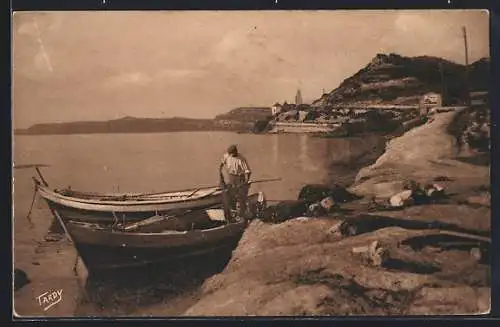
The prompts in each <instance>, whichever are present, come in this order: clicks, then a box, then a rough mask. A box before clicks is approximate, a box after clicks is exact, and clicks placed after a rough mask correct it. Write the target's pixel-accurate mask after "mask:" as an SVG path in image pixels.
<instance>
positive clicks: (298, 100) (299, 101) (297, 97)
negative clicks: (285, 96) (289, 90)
mask: <svg viewBox="0 0 500 327" xmlns="http://www.w3.org/2000/svg"><path fill="white" fill-rule="evenodd" d="M295 104H296V105H300V104H302V94H301V93H300V89H298V90H297V94H296V95H295Z"/></svg>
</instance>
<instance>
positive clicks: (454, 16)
mask: <svg viewBox="0 0 500 327" xmlns="http://www.w3.org/2000/svg"><path fill="white" fill-rule="evenodd" d="M461 26H466V28H467V33H468V39H469V56H470V61H471V62H472V61H474V60H477V59H479V58H481V57H485V56H489V17H488V14H487V12H485V11H457V10H454V11H357V12H353V11H272V12H271V11H267V12H266V11H253V12H241V11H240V12H227V11H224V12H223V11H220V12H216V11H214V12H209V11H205V12H168V11H158V12H108V11H102V12H90V11H89V12H30V13H29V12H22V13H15V14H14V18H13V30H12V33H13V66H14V71H13V89H14V90H13V106H14V108H13V117H14V127H16V128H23V127H28V126H30V125H32V124H34V123H40V122H55V121H72V120H104V119H114V118H120V117H123V116H135V117H171V116H186V117H206V118H210V117H213V116H214V115H216V114H218V113H221V112H225V111H228V110H230V109H232V108H234V107H237V106H251V105H258V106H261V105H263V106H270V105H272V104H273V103H274V102H276V101H279V102H282V101H284V100H287V101H289V102H291V101H293V99H294V96H295V92H296V90H297V88H300V89H301V91H302V95H303V97H304V99H305V100H312V99H316V98H318V97H319V96H320V95H321V93H322V89H325V90H326V91H330V90H332V89H334V88H336V87H337V86H338V85H339V83H341V82H342V80H343V79H345V78H346V77H348V76H350V75H352V74H353V73H355V72H357V71H358V70H359V69H361V68H362V67H363V66H365V65H366V64H367V63H368V61H369V60H371V59H372V58H373V57H374V56H375V55H376V54H377V53H390V52H395V53H398V54H401V55H405V56H416V55H431V56H439V57H443V58H446V59H449V60H452V61H455V62H459V63H464V48H463V38H462V30H461Z"/></svg>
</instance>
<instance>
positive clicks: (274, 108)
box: [271, 103, 282, 116]
mask: <svg viewBox="0 0 500 327" xmlns="http://www.w3.org/2000/svg"><path fill="white" fill-rule="evenodd" d="M281 110H282V107H281V105H280V104H278V103H276V104H275V105H274V106H272V107H271V114H272V115H273V116H276V115H278V114H279V113H280V112H281Z"/></svg>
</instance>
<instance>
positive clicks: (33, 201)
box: [26, 184, 38, 227]
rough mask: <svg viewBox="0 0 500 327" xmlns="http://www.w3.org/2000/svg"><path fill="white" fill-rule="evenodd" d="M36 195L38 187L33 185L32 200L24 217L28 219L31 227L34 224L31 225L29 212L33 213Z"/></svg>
mask: <svg viewBox="0 0 500 327" xmlns="http://www.w3.org/2000/svg"><path fill="white" fill-rule="evenodd" d="M37 193H38V187H37V186H36V184H35V189H34V191H33V199H31V206H30V210H29V211H28V215H27V216H26V219H28V221H29V223H30V225H31V226H32V227H33V226H34V224H33V221H32V220H31V212H32V211H33V207H34V204H35V199H36V194H37Z"/></svg>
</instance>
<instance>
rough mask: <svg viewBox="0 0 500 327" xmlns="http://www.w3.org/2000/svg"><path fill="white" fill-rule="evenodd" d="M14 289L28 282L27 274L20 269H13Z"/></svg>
mask: <svg viewBox="0 0 500 327" xmlns="http://www.w3.org/2000/svg"><path fill="white" fill-rule="evenodd" d="M13 278H14V291H17V290H19V289H21V288H22V287H23V286H25V285H27V284H29V283H30V280H29V278H28V275H27V274H26V273H25V272H24V271H23V270H21V269H18V268H15V269H14V276H13Z"/></svg>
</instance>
